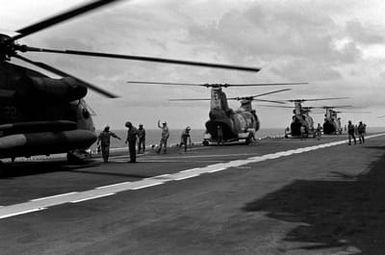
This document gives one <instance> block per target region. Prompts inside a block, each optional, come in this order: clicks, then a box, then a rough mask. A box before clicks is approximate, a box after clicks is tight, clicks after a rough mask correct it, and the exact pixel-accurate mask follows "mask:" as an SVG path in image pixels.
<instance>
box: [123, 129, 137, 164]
mask: <svg viewBox="0 0 385 255" xmlns="http://www.w3.org/2000/svg"><path fill="white" fill-rule="evenodd" d="M126 127H127V128H128V130H127V139H126V144H127V143H128V151H129V153H130V161H129V162H130V163H136V138H137V137H138V130H137V129H136V128H135V127H134V126H133V125H132V123H131V122H129V121H127V122H126Z"/></svg>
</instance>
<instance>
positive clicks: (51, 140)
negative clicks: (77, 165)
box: [0, 62, 96, 158]
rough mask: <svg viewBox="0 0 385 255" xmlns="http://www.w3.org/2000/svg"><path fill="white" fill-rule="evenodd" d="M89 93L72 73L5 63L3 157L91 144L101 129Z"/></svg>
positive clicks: (0, 85)
mask: <svg viewBox="0 0 385 255" xmlns="http://www.w3.org/2000/svg"><path fill="white" fill-rule="evenodd" d="M86 93H87V89H86V88H85V87H83V86H81V84H79V83H78V82H77V81H76V80H75V79H73V78H68V77H67V78H63V79H52V78H49V77H47V76H45V75H43V74H41V73H38V72H36V71H33V70H31V69H28V68H24V67H20V66H17V65H14V64H11V63H8V62H2V63H0V158H8V157H10V158H15V157H23V156H26V157H29V156H33V155H49V154H55V153H65V152H69V151H72V150H76V149H86V148H88V147H89V146H90V145H91V144H92V143H94V142H95V140H96V134H95V127H94V124H93V121H92V118H91V114H90V113H89V111H88V109H87V105H86V103H85V101H84V100H83V97H84V96H85V95H86Z"/></svg>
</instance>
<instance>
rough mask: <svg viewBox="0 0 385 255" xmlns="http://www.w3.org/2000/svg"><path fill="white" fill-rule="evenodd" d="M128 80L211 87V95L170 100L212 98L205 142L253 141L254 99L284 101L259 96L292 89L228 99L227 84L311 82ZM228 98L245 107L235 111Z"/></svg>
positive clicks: (255, 118)
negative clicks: (232, 82)
mask: <svg viewBox="0 0 385 255" xmlns="http://www.w3.org/2000/svg"><path fill="white" fill-rule="evenodd" d="M128 83H136V84H160V85H177V86H201V87H206V88H211V98H182V99H170V101H208V100H209V101H210V112H209V120H208V121H207V122H206V124H205V126H206V134H205V137H204V141H203V144H204V145H209V144H210V143H221V142H233V141H239V140H243V141H245V143H246V144H249V143H250V142H251V141H252V139H253V138H254V135H255V132H256V131H258V129H259V126H260V122H259V120H258V117H257V115H256V112H255V110H254V109H253V108H252V105H251V103H252V101H261V102H273V103H280V104H283V102H279V101H273V100H264V99H259V98H257V97H260V96H265V95H270V94H274V93H279V92H283V91H287V90H290V89H280V90H275V91H270V92H266V93H262V94H258V95H253V96H245V97H232V98H227V97H226V94H225V93H224V92H223V91H222V88H227V87H246V86H253V87H255V86H282V85H302V84H307V83H303V82H301V83H261V84H194V83H170V82H138V81H129V82H128ZM228 100H238V101H240V102H241V106H240V107H239V109H237V110H235V111H234V110H233V109H231V108H230V107H229V105H228Z"/></svg>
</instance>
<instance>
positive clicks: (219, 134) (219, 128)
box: [217, 125, 223, 145]
mask: <svg viewBox="0 0 385 255" xmlns="http://www.w3.org/2000/svg"><path fill="white" fill-rule="evenodd" d="M217 139H218V141H217V143H218V145H220V144H223V130H222V126H221V125H218V126H217Z"/></svg>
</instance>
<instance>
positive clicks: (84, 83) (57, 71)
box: [14, 54, 117, 98]
mask: <svg viewBox="0 0 385 255" xmlns="http://www.w3.org/2000/svg"><path fill="white" fill-rule="evenodd" d="M14 57H16V58H18V59H20V60H22V61H24V62H27V63H29V64H31V65H34V66H37V67H40V68H42V69H44V70H47V71H49V72H52V73H54V74H57V75H59V76H63V77H72V78H74V79H76V80H77V81H79V82H80V83H81V84H82V85H84V86H85V87H87V88H89V89H91V90H93V91H95V92H97V93H99V94H102V95H104V96H106V97H109V98H117V96H116V95H114V94H112V93H110V92H109V91H107V90H104V89H101V88H99V87H97V86H95V85H92V84H90V83H88V82H86V81H83V80H81V79H79V78H77V77H75V76H73V75H71V74H68V73H65V72H63V71H61V70H59V69H56V68H54V67H52V66H49V65H47V64H44V63H42V62H35V61H32V60H30V59H28V58H25V57H22V56H20V55H18V54H16V55H15V56H14Z"/></svg>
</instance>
